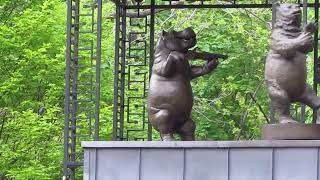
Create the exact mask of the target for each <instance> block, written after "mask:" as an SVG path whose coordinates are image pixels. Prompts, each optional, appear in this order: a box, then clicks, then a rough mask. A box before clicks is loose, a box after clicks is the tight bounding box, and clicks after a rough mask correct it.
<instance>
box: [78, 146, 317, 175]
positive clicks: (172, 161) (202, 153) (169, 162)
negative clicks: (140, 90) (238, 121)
mask: <svg viewBox="0 0 320 180" xmlns="http://www.w3.org/2000/svg"><path fill="white" fill-rule="evenodd" d="M82 145H83V146H85V147H84V149H85V165H84V168H85V171H84V179H85V180H92V179H96V180H99V179H101V180H102V179H103V180H124V179H128V180H319V177H318V174H319V172H320V171H319V148H320V141H242V142H168V143H167V142H152V143H141V142H137V143H136V142H132V143H129V144H128V143H116V142H109V143H103V142H102V143H100V142H90V143H88V142H85V143H83V144H82ZM152 145H153V146H155V147H152ZM95 146H96V148H95Z"/></svg>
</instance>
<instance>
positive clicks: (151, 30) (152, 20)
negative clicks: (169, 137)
mask: <svg viewBox="0 0 320 180" xmlns="http://www.w3.org/2000/svg"><path fill="white" fill-rule="evenodd" d="M154 6H155V0H151V14H150V52H149V53H150V60H149V80H150V77H151V73H152V65H153V61H154V16H155V9H154ZM148 141H152V126H151V123H150V121H148Z"/></svg>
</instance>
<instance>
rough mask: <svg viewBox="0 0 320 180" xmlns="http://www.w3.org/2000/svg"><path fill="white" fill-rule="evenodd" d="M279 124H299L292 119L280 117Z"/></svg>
mask: <svg viewBox="0 0 320 180" xmlns="http://www.w3.org/2000/svg"><path fill="white" fill-rule="evenodd" d="M279 123H280V124H288V123H292V124H297V123H298V122H297V121H295V120H294V119H292V118H291V117H280V119H279Z"/></svg>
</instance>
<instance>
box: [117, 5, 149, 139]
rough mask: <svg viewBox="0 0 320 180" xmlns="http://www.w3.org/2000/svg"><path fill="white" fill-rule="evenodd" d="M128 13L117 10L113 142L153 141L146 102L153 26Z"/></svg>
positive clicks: (147, 18)
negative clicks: (128, 15)
mask: <svg viewBox="0 0 320 180" xmlns="http://www.w3.org/2000/svg"><path fill="white" fill-rule="evenodd" d="M127 11H128V10H127V9H126V8H123V7H119V6H118V7H117V13H118V15H117V17H116V56H115V62H116V63H115V77H114V83H115V84H114V85H115V91H114V93H115V94H114V97H115V98H114V100H115V102H114V134H113V139H114V140H120V141H122V140H151V126H150V125H149V123H148V118H147V111H146V103H145V100H146V95H147V88H148V87H147V83H148V79H149V64H150V59H151V58H152V56H153V49H151V48H153V46H152V47H151V46H150V44H151V43H150V40H151V38H150V37H151V36H153V33H152V34H151V31H150V29H151V26H154V23H151V22H152V18H151V17H150V16H142V17H141V16H137V17H127V16H126V13H127ZM130 12H131V13H132V11H130ZM135 12H136V13H138V12H139V10H137V11H135Z"/></svg>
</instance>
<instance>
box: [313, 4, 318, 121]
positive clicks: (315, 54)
mask: <svg viewBox="0 0 320 180" xmlns="http://www.w3.org/2000/svg"><path fill="white" fill-rule="evenodd" d="M314 16H315V21H316V23H318V25H319V0H315V3H314ZM318 40H319V28H318V26H317V28H316V32H315V33H314V48H313V52H314V54H313V55H314V56H313V57H314V62H313V64H314V65H313V90H314V91H315V93H316V94H317V93H318V77H317V75H318V68H319V67H318V65H319V60H318V59H319V57H318V47H319V45H318ZM317 113H318V111H317V109H313V114H312V122H313V123H316V122H317V116H318V114H317Z"/></svg>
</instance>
